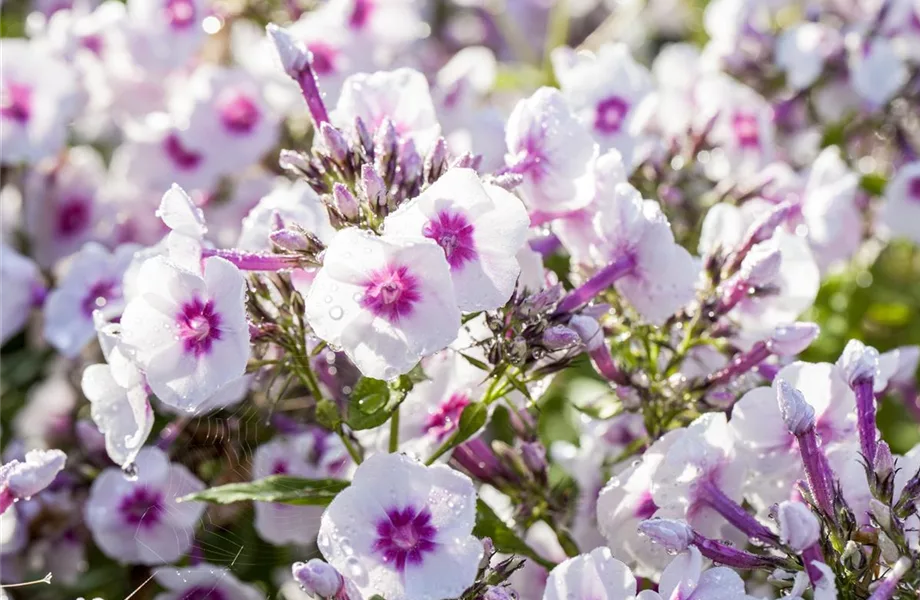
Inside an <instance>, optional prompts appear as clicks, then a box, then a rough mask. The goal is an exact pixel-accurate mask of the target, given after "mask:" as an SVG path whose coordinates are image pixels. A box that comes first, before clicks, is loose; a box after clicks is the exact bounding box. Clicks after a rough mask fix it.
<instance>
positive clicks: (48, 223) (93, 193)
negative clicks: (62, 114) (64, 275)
mask: <svg viewBox="0 0 920 600" xmlns="http://www.w3.org/2000/svg"><path fill="white" fill-rule="evenodd" d="M105 181H106V168H105V163H104V162H103V160H102V156H101V155H100V154H99V152H97V151H96V150H94V149H93V148H90V147H89V146H76V147H74V148H71V149H70V150H68V152H67V154H66V156H64V157H62V158H60V159H47V160H44V161H42V162H41V163H40V164H38V165H36V168H35V169H33V170H32V171H30V173H29V174H28V176H27V178H26V182H25V190H24V193H25V195H26V198H28V199H29V201H28V202H26V203H25V211H24V216H25V228H26V232H27V233H28V235H29V239H30V241H31V243H32V247H33V248H34V249H35V253H34V254H35V260H36V262H38V263H39V264H40V265H41V266H43V267H46V268H50V267H52V266H53V265H54V264H55V262H56V261H58V260H60V259H61V258H64V257H66V256H69V255H70V254H73V253H74V252H76V251H77V250H79V249H80V248H81V247H82V246H83V244H85V243H86V242H88V241H102V240H103V239H104V238H105V237H106V236H107V235H108V234H109V233H110V232H108V231H105V230H104V228H103V222H104V221H105V220H106V217H108V216H109V214H108V211H107V209H106V207H105V206H104V204H103V203H102V202H101V201H100V200H101V198H100V195H101V194H100V192H101V190H102V189H103V186H104V184H105Z"/></svg>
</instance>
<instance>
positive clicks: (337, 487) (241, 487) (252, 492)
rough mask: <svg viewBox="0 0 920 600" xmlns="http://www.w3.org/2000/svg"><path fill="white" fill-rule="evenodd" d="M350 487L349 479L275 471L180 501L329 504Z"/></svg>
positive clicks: (185, 497) (197, 493)
mask: <svg viewBox="0 0 920 600" xmlns="http://www.w3.org/2000/svg"><path fill="white" fill-rule="evenodd" d="M347 487H348V482H347V481H341V480H338V479H304V478H302V477H291V476H289V475H272V476H271V477H266V478H265V479H260V480H258V481H251V482H246V483H228V484H227V485H220V486H217V487H212V488H208V489H206V490H203V491H200V492H196V493H194V494H189V495H188V496H184V497H182V498H180V502H189V501H192V500H199V501H203V502H214V503H216V504H232V503H234V502H245V501H247V500H253V501H256V502H280V503H282V504H299V505H303V504H308V505H310V504H312V505H320V506H325V505H327V504H329V503H330V502H332V499H333V498H335V496H336V494H338V493H339V492H341V491H342V490H344V489H345V488H347Z"/></svg>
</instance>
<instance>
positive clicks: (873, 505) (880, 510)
mask: <svg viewBox="0 0 920 600" xmlns="http://www.w3.org/2000/svg"><path fill="white" fill-rule="evenodd" d="M869 512H870V513H871V514H872V516H873V517H874V518H875V520H876V522H877V523H878V524H879V525H880V526H881V527H882V529H889V528H890V527H891V511H890V510H888V507H887V506H885V504H884V503H883V502H879V501H878V500H876V499H875V498H871V499H870V500H869Z"/></svg>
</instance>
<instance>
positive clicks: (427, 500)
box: [317, 454, 483, 600]
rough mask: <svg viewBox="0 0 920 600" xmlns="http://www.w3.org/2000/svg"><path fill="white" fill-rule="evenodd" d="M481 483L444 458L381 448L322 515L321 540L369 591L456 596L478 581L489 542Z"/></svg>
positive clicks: (424, 597) (398, 599)
mask: <svg viewBox="0 0 920 600" xmlns="http://www.w3.org/2000/svg"><path fill="white" fill-rule="evenodd" d="M475 512H476V489H475V488H474V487H473V482H472V480H470V478H469V477H467V476H466V475H463V474H462V473H460V472H458V471H455V470H454V469H451V468H449V467H447V466H445V465H435V466H431V467H426V466H424V465H422V464H421V463H418V462H416V461H415V460H413V459H411V458H409V457H407V456H405V455H402V454H374V455H373V456H371V457H370V458H368V459H367V460H365V461H364V462H363V463H362V464H361V465H360V466H359V467H358V469H357V470H356V471H355V476H354V480H353V482H352V484H351V486H349V487H348V488H347V489H345V490H344V491H342V492H340V493H339V495H338V496H336V498H335V499H334V500H333V501H332V503H331V504H330V505H329V507H328V508H327V509H326V512H325V514H323V519H322V524H321V525H320V532H319V537H318V538H317V545H318V546H319V549H320V552H322V554H323V557H324V558H325V559H326V560H327V561H328V562H329V564H331V565H332V566H333V567H335V568H336V569H338V570H339V572H341V573H342V574H343V575H345V576H346V577H348V578H350V579H351V580H352V581H353V582H354V584H355V585H356V586H357V587H358V589H359V590H360V591H361V593H362V594H363V595H364V596H365V597H370V596H371V595H373V594H380V595H381V596H383V597H385V598H387V600H441V599H443V598H456V597H458V596H460V595H461V594H462V593H463V591H464V590H465V589H466V588H468V587H469V586H470V585H472V583H473V581H474V580H475V578H476V572H477V570H478V565H479V561H480V560H481V559H482V555H483V548H482V542H480V540H479V539H477V538H476V537H474V536H473V535H472V530H473V524H474V521H475Z"/></svg>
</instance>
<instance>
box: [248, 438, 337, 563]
mask: <svg viewBox="0 0 920 600" xmlns="http://www.w3.org/2000/svg"><path fill="white" fill-rule="evenodd" d="M350 464H351V461H350V459H349V457H348V452H347V451H346V450H345V446H344V445H343V444H342V442H341V440H339V438H337V437H336V436H335V435H333V434H331V433H328V432H326V431H323V430H321V429H318V428H316V429H311V430H309V431H305V432H303V433H297V434H293V435H287V436H280V437H277V438H275V439H273V440H271V441H270V442H268V443H266V444H263V445H261V446H259V448H258V449H257V450H256V452H255V456H253V459H252V478H253V479H254V480H256V479H262V478H264V477H269V476H271V475H290V476H294V477H305V478H307V479H326V478H333V479H335V478H344V477H345V476H346V474H347V471H348V467H349V465H350ZM255 513H256V515H255V527H256V532H257V533H258V534H259V537H261V538H262V539H264V540H266V541H267V542H270V543H272V544H300V545H303V544H308V543H310V542H311V541H312V540H313V539H314V538H315V537H316V533H317V532H318V531H319V521H320V517H322V515H323V507H321V506H293V505H290V504H280V503H270V502H256V503H255Z"/></svg>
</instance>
